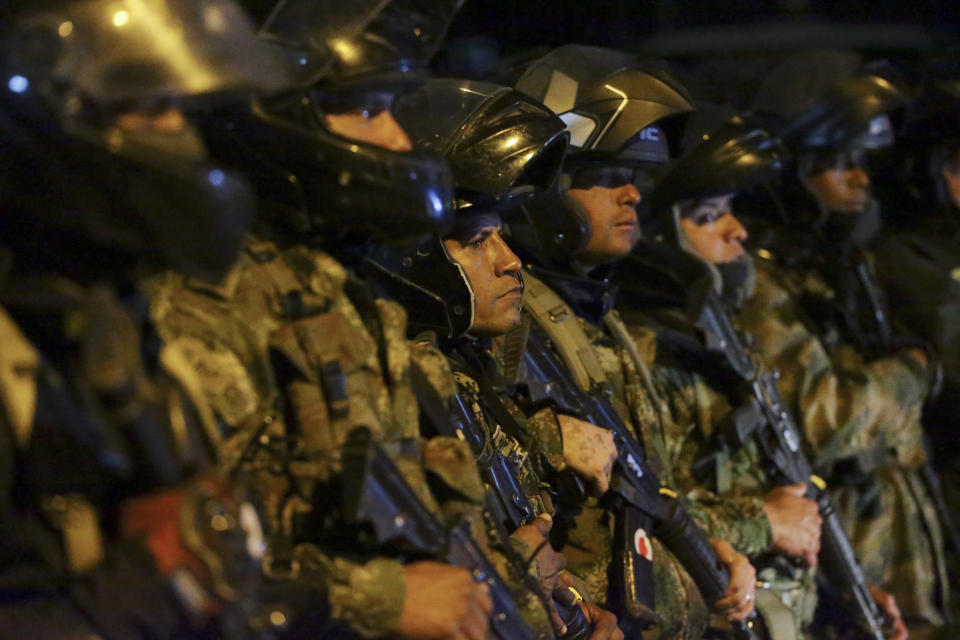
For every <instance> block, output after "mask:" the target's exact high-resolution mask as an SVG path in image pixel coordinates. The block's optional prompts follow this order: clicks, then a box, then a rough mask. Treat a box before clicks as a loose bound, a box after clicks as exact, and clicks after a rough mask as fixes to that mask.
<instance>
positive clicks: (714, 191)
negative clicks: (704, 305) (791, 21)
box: [623, 104, 787, 304]
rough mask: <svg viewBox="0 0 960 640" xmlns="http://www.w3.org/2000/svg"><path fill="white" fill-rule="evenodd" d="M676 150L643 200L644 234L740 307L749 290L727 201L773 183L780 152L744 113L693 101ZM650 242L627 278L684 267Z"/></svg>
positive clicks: (628, 289)
mask: <svg viewBox="0 0 960 640" xmlns="http://www.w3.org/2000/svg"><path fill="white" fill-rule="evenodd" d="M683 147H684V152H683V155H681V157H680V158H678V159H677V160H676V161H674V162H673V163H671V164H670V165H669V166H668V167H667V168H666V170H665V171H664V172H663V173H662V174H661V175H660V177H659V180H658V182H657V184H656V186H655V187H654V189H653V192H652V193H651V195H650V197H649V199H648V203H649V210H650V211H652V214H651V215H649V216H648V217H647V220H646V227H647V228H646V229H645V234H644V235H645V237H649V238H658V239H659V240H660V241H661V242H664V243H666V244H668V245H670V246H671V248H673V249H679V250H682V251H683V252H686V254H688V255H689V256H690V258H691V259H693V260H694V261H697V262H700V263H701V265H702V266H701V268H702V270H703V271H704V272H705V273H707V274H709V275H710V280H711V281H712V283H713V286H714V287H715V289H716V290H717V291H718V292H719V293H721V295H723V296H724V297H725V298H728V299H729V300H730V301H731V302H734V303H735V304H736V303H739V302H742V300H743V299H744V298H745V296H746V295H748V294H749V292H750V291H751V290H752V288H753V277H754V271H753V263H752V260H751V258H750V257H749V256H748V255H747V254H746V252H745V251H744V248H743V244H742V243H743V242H744V241H745V240H746V235H747V234H746V230H745V228H744V227H743V225H742V224H741V223H740V221H739V220H738V219H737V217H736V216H735V215H734V212H733V208H732V204H733V199H734V197H735V196H737V195H739V194H743V193H744V192H747V191H748V190H750V189H752V188H753V187H755V186H757V185H761V184H765V183H767V182H770V181H773V180H775V179H776V178H777V177H778V176H779V173H780V170H781V169H782V166H783V162H784V159H785V157H786V155H787V153H786V150H785V149H784V147H783V145H782V144H781V143H780V141H779V140H778V139H777V138H775V137H774V136H772V135H771V134H770V133H769V132H768V131H766V130H765V129H764V128H763V127H762V126H761V124H760V122H759V121H758V119H757V118H755V117H754V116H753V115H752V114H748V113H737V112H735V111H732V110H730V109H728V108H725V107H720V106H717V105H705V104H698V105H697V112H696V113H695V114H694V115H693V116H691V118H690V122H689V124H688V127H687V131H686V133H685V136H684V142H683ZM657 244H658V243H647V244H641V245H640V246H638V247H637V249H636V250H635V251H634V253H633V254H632V256H631V258H628V264H629V266H627V267H626V268H625V269H623V271H624V272H626V273H628V274H630V275H631V277H635V275H634V274H635V273H639V272H641V268H640V267H638V265H646V264H647V263H651V262H653V263H656V262H661V261H663V262H665V263H669V264H674V263H676V264H681V265H682V264H683V263H684V260H683V259H682V258H679V257H670V256H671V253H670V249H668V248H661V247H659V246H656V245H657ZM673 268H676V267H675V266H674V267H673ZM638 287H639V288H640V289H641V290H642V289H643V287H644V285H643V284H640V285H635V284H633V283H630V282H626V283H624V287H623V288H624V291H625V294H624V295H626V296H627V297H628V298H629V297H630V296H632V295H635V293H636V290H637V289H638Z"/></svg>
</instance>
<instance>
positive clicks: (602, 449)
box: [557, 414, 617, 495]
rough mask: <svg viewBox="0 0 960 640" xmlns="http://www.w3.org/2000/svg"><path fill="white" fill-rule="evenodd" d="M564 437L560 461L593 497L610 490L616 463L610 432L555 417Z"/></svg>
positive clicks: (579, 421) (580, 421)
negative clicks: (589, 490) (583, 483)
mask: <svg viewBox="0 0 960 640" xmlns="http://www.w3.org/2000/svg"><path fill="white" fill-rule="evenodd" d="M557 421H558V422H559V423H560V431H561V433H562V434H563V459H564V461H565V462H566V463H567V465H568V466H569V467H571V468H572V469H573V470H574V471H576V472H577V473H578V474H579V475H580V476H581V477H582V478H583V479H584V480H586V481H587V484H588V485H589V486H590V488H591V489H592V490H593V491H594V492H595V493H596V495H603V494H604V493H606V492H607V489H609V488H610V473H611V471H613V463H614V462H616V460H617V447H616V446H615V445H614V443H613V433H612V432H611V431H610V430H608V429H601V428H600V427H597V426H594V425H592V424H590V423H589V422H584V421H583V420H579V419H577V418H574V417H573V416H568V415H563V414H560V415H558V416H557Z"/></svg>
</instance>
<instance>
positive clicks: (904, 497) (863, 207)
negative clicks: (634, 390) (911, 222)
mask: <svg viewBox="0 0 960 640" xmlns="http://www.w3.org/2000/svg"><path fill="white" fill-rule="evenodd" d="M799 79H802V81H800V80H799ZM903 101H904V98H903V95H902V94H901V93H900V91H899V90H898V89H897V88H896V86H895V85H894V84H892V83H891V81H890V80H889V79H888V78H887V77H885V76H884V75H882V74H880V73H879V72H878V71H875V70H872V69H871V68H869V67H863V66H862V65H861V64H860V61H859V58H858V57H857V56H854V55H847V54H841V53H822V54H806V55H800V56H797V57H795V58H792V59H790V60H788V61H786V62H785V63H784V64H783V66H782V67H781V68H779V69H778V70H775V71H774V73H773V74H771V76H770V77H769V78H768V79H767V80H766V81H765V83H764V85H763V86H762V87H761V91H760V93H759V94H758V96H757V98H756V106H757V108H758V109H764V110H766V111H768V112H772V113H774V114H777V115H778V116H779V117H780V118H781V120H782V122H783V123H784V125H783V129H782V131H783V136H784V140H785V142H786V143H787V145H788V146H789V148H790V149H791V150H792V151H793V152H794V153H795V155H796V158H795V160H794V161H793V163H791V164H790V165H789V166H788V167H787V168H786V169H785V171H784V175H783V184H782V186H781V188H780V190H779V193H778V195H779V196H780V197H781V198H782V202H783V206H784V207H786V211H787V214H786V215H785V219H784V220H783V222H782V223H781V224H779V225H775V226H773V228H769V227H770V225H769V220H770V219H769V217H768V218H767V219H766V222H767V224H766V225H763V224H761V222H760V220H757V221H756V223H754V222H751V224H752V225H753V226H752V227H751V229H752V231H753V233H754V236H755V237H758V240H757V241H756V245H757V246H759V247H761V249H758V251H757V256H758V257H759V258H760V259H759V260H758V261H757V266H758V275H757V284H756V287H755V290H754V293H753V295H752V297H751V299H750V300H749V301H748V302H747V304H746V305H745V306H744V308H743V310H742V312H741V314H740V321H741V326H742V327H743V328H744V329H745V330H747V331H749V332H750V333H752V334H754V335H755V336H757V338H758V347H759V349H760V351H761V352H762V353H763V354H764V356H765V358H766V360H767V362H769V363H770V364H772V365H774V366H776V367H777V368H778V369H779V370H780V372H781V378H780V384H779V387H780V391H781V393H782V394H783V396H784V399H785V400H786V402H787V404H788V406H789V407H791V408H792V409H793V410H794V411H795V412H796V415H797V416H798V417H799V419H800V423H801V425H802V428H803V431H804V432H805V435H806V437H807V441H808V442H809V444H810V445H811V447H812V449H813V451H814V452H815V453H816V462H817V468H818V469H819V470H820V471H821V474H822V475H824V477H827V478H828V479H829V480H831V481H832V482H831V484H832V486H833V488H834V491H833V494H834V498H835V499H836V502H837V505H838V508H839V510H840V513H841V517H842V519H843V521H844V523H845V525H846V527H847V531H848V533H849V534H850V537H851V539H852V540H853V541H854V545H855V547H856V550H857V553H858V556H859V557H860V559H861V562H862V563H863V568H864V571H865V573H866V576H867V579H868V582H869V583H871V584H878V585H880V586H882V587H883V588H884V589H887V590H888V591H890V592H891V593H893V594H894V596H895V597H896V599H897V603H898V605H899V607H900V609H901V610H902V611H903V613H904V617H905V618H906V619H907V620H908V622H909V621H911V620H913V621H920V620H925V621H927V622H928V623H931V624H934V625H939V624H943V621H944V618H943V614H944V612H945V611H946V607H947V606H948V599H947V598H948V594H947V591H946V584H945V577H944V572H943V568H942V567H943V565H942V562H943V548H942V541H941V538H940V525H939V521H938V519H937V515H936V513H935V511H934V510H933V508H932V505H931V504H930V502H929V499H928V498H927V496H926V492H925V490H924V488H923V486H922V484H921V483H920V481H919V478H918V476H917V469H918V468H919V466H920V465H921V464H922V463H923V462H924V460H925V453H924V451H923V446H922V435H923V434H922V428H921V426H920V422H919V419H920V412H921V408H922V406H923V403H924V400H925V399H926V396H927V393H928V391H929V389H930V378H931V376H930V371H931V368H932V367H931V365H930V363H929V358H928V356H927V354H926V352H925V351H924V350H923V349H921V348H918V347H916V346H911V343H910V342H909V341H904V340H902V339H899V338H898V337H897V336H895V335H894V334H893V331H892V329H891V326H890V323H889V319H888V315H887V309H886V307H885V305H884V304H883V300H882V295H881V293H880V289H879V286H878V284H877V282H876V280H875V278H874V276H873V271H872V265H871V261H870V256H869V254H868V253H867V252H866V251H864V250H863V249H862V248H861V246H862V242H863V239H864V238H865V237H867V236H869V235H870V234H869V227H870V223H871V220H872V217H871V212H872V210H873V202H872V199H871V197H870V191H869V177H868V174H867V172H866V164H865V160H866V155H865V154H866V153H867V151H868V150H869V149H871V148H876V147H878V146H883V145H885V144H889V142H891V132H892V129H891V125H890V120H889V118H888V117H887V114H888V113H890V112H891V111H893V110H895V109H896V108H897V107H899V106H900V105H902V104H903ZM748 226H749V225H748ZM764 227H767V228H768V229H767V235H766V236H764V235H763V232H764ZM913 344H916V342H914V343H913Z"/></svg>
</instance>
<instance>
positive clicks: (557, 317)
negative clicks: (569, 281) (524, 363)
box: [523, 271, 607, 391]
mask: <svg viewBox="0 0 960 640" xmlns="http://www.w3.org/2000/svg"><path fill="white" fill-rule="evenodd" d="M523 282H524V285H525V286H524V292H523V304H524V307H525V308H526V310H527V312H528V313H529V314H530V316H531V317H532V318H533V319H534V321H535V322H536V323H537V324H538V325H539V326H540V327H541V328H542V329H543V330H544V331H545V332H546V333H547V335H548V336H549V337H550V340H552V341H553V344H554V346H555V347H556V349H557V351H558V353H559V354H560V357H561V358H562V359H563V362H564V364H566V365H567V368H568V369H569V370H570V373H571V374H572V375H573V378H574V380H575V381H576V383H577V386H579V387H580V388H581V389H583V390H584V391H591V390H593V389H597V388H599V387H600V386H602V385H604V384H606V382H607V377H606V376H605V375H604V373H603V368H602V367H601V366H600V362H599V361H598V360H597V356H596V354H595V353H594V351H593V345H592V344H591V342H590V339H589V338H587V334H586V333H584V331H583V327H581V326H580V322H579V320H578V319H577V316H576V314H575V313H574V312H573V309H571V308H570V306H569V305H568V304H567V303H566V302H564V301H563V299H562V298H561V297H560V296H559V295H557V293H556V292H554V291H553V290H552V289H551V288H550V287H548V286H547V285H546V284H544V283H543V282H542V281H541V280H539V279H537V278H536V277H534V276H533V275H532V274H530V273H529V272H527V271H524V272H523Z"/></svg>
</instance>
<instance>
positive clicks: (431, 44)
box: [260, 0, 464, 93]
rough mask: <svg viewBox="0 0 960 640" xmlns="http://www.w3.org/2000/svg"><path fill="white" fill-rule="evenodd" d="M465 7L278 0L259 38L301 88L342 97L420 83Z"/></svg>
mask: <svg viewBox="0 0 960 640" xmlns="http://www.w3.org/2000/svg"><path fill="white" fill-rule="evenodd" d="M463 3H464V0H353V1H352V2H335V1H334V0H280V1H279V2H278V3H277V4H276V5H275V6H274V8H273V10H272V11H271V12H270V14H269V15H268V16H266V18H265V20H264V22H263V26H262V28H261V30H260V34H261V37H262V38H263V39H264V40H265V41H267V42H270V43H274V44H275V45H277V46H278V47H279V48H280V50H281V51H283V53H284V55H285V57H286V58H287V60H288V63H289V65H290V67H291V70H292V73H294V74H295V77H296V78H297V79H298V81H299V82H300V83H301V84H302V85H303V86H304V87H317V86H318V85H321V84H322V88H323V89H325V90H327V91H332V92H337V93H343V92H348V91H350V90H351V89H361V90H362V89H363V88H364V87H366V86H371V85H373V86H376V87H379V88H385V87H391V86H401V87H402V86H405V85H409V84H410V83H411V82H416V80H417V76H418V75H425V73H426V67H427V64H428V62H429V60H430V59H431V58H432V57H433V55H434V54H435V53H436V52H437V50H438V49H439V47H440V44H441V43H442V41H443V37H444V35H445V34H446V33H447V30H448V29H449V28H450V23H451V22H452V21H453V18H454V16H455V15H456V13H457V11H459V9H460V7H461V6H463Z"/></svg>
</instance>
